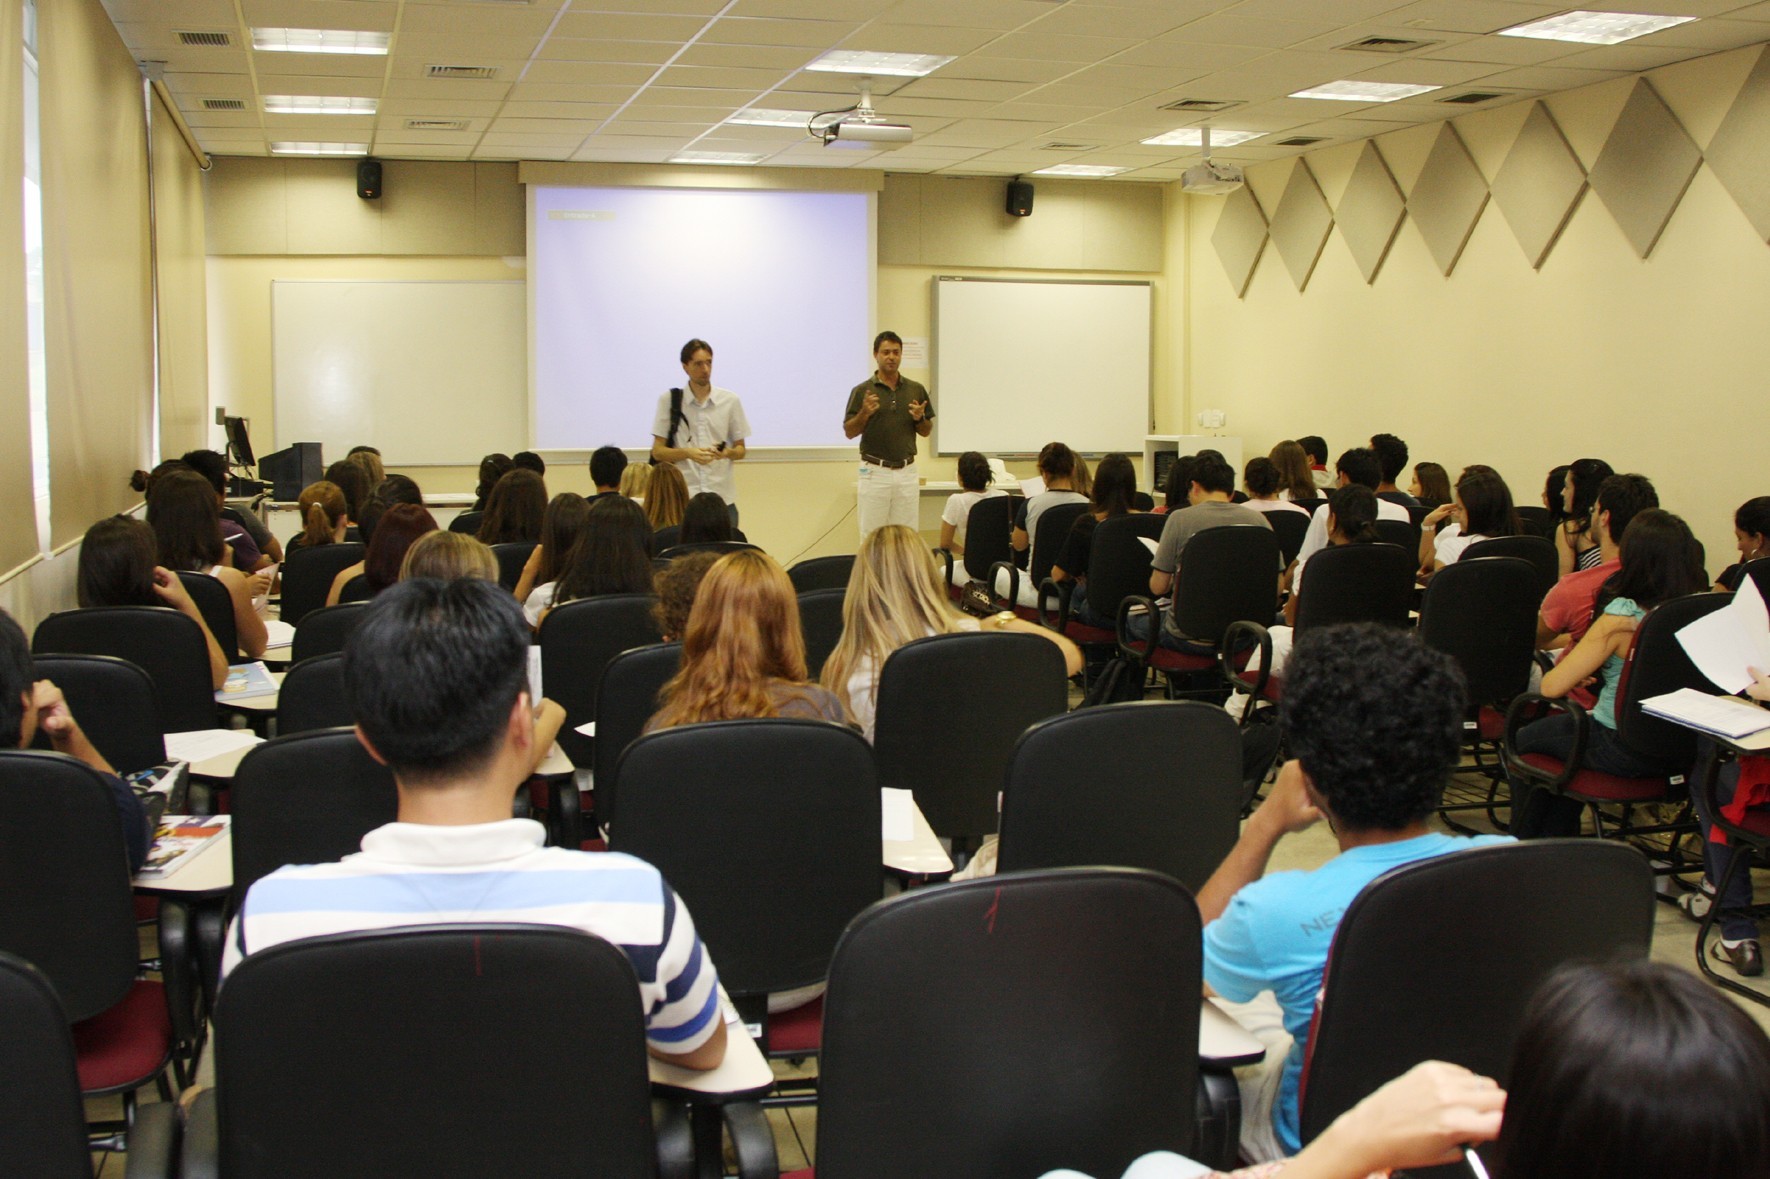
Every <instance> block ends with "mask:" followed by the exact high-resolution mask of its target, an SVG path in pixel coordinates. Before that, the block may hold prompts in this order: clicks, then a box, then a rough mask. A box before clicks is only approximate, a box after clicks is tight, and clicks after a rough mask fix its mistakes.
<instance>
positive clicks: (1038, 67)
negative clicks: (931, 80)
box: [939, 54, 1076, 85]
mask: <svg viewBox="0 0 1770 1179" xmlns="http://www.w3.org/2000/svg"><path fill="white" fill-rule="evenodd" d="M1075 70H1076V63H1074V62H1068V61H1025V60H1019V59H1016V58H1011V57H978V56H977V55H976V54H971V55H970V56H967V57H961V58H960V59H959V60H958V61H955V62H953V63H952V64H951V65H947V66H942V67H941V69H940V74H939V76H940V77H943V78H975V79H977V80H978V81H982V82H1025V83H1027V84H1029V85H1030V84H1033V83H1043V82H1055V81H1056V80H1057V79H1058V78H1061V77H1064V76H1065V75H1068V74H1071V73H1074V72H1075Z"/></svg>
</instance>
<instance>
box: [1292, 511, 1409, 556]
mask: <svg viewBox="0 0 1770 1179" xmlns="http://www.w3.org/2000/svg"><path fill="white" fill-rule="evenodd" d="M1377 539H1378V540H1381V541H1382V542H1383V543H1384V544H1393V545H1400V546H1401V547H1402V548H1404V549H1406V550H1407V551H1408V552H1410V553H1418V552H1419V551H1420V526H1419V525H1418V524H1415V523H1414V522H1413V520H1412V519H1411V518H1410V519H1407V520H1383V519H1379V520H1378V521H1377ZM1311 559H1312V560H1313V558H1311Z"/></svg>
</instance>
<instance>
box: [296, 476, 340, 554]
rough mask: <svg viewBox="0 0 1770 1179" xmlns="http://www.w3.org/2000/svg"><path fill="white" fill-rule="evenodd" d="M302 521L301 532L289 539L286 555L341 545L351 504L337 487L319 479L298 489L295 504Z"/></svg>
mask: <svg viewBox="0 0 1770 1179" xmlns="http://www.w3.org/2000/svg"><path fill="white" fill-rule="evenodd" d="M295 504H296V507H297V508H298V509H299V512H298V514H299V515H300V517H301V531H300V532H299V533H298V534H296V535H295V536H292V537H290V538H289V551H290V552H294V551H295V550H296V549H311V548H318V547H319V546H320V545H327V544H341V543H343V541H344V535H345V533H346V532H347V531H348V530H349V528H350V504H349V503H347V502H346V501H345V498H344V491H343V489H342V488H340V487H339V486H338V485H337V484H336V483H328V482H326V481H325V480H324V479H321V480H320V481H319V482H317V483H309V484H308V485H307V486H306V487H303V488H302V489H301V495H300V498H298V499H297V500H296V501H295Z"/></svg>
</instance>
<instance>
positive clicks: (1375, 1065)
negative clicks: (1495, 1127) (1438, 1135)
mask: <svg viewBox="0 0 1770 1179" xmlns="http://www.w3.org/2000/svg"><path fill="white" fill-rule="evenodd" d="M1449 930H1455V931H1456V934H1455V936H1447V931H1449ZM1652 937H1653V872H1652V870H1651V869H1650V868H1649V867H1648V864H1647V860H1646V858H1645V857H1644V856H1642V854H1641V853H1640V852H1639V851H1637V850H1636V849H1634V848H1632V847H1628V846H1625V845H1622V844H1617V843H1610V842H1606V841H1601V840H1596V839H1587V840H1573V839H1545V840H1533V841H1531V842H1528V843H1515V844H1506V845H1502V846H1490V847H1479V848H1471V849H1469V850H1467V851H1459V852H1453V853H1451V854H1449V855H1444V856H1439V857H1437V858H1435V859H1430V860H1421V861H1419V862H1417V863H1413V864H1407V865H1404V866H1402V867H1400V868H1396V869H1394V870H1392V871H1390V872H1387V873H1385V874H1383V875H1382V876H1380V877H1378V878H1377V879H1376V880H1374V881H1372V882H1371V883H1370V884H1369V885H1367V886H1365V889H1364V891H1363V892H1361V893H1359V894H1358V896H1357V897H1356V898H1355V899H1354V900H1353V902H1352V904H1351V905H1350V906H1348V907H1347V909H1346V913H1345V916H1343V917H1342V918H1341V919H1340V925H1339V929H1338V930H1337V931H1336V932H1335V934H1334V941H1333V946H1332V948H1331V949H1330V950H1329V953H1328V961H1327V978H1326V983H1325V985H1324V987H1323V993H1322V998H1321V1002H1320V1007H1319V1010H1318V1015H1317V1019H1316V1024H1315V1029H1314V1031H1313V1033H1312V1034H1311V1037H1310V1043H1309V1050H1308V1051H1309V1056H1308V1063H1307V1065H1306V1071H1305V1073H1304V1082H1303V1100H1302V1136H1303V1142H1304V1143H1305V1144H1307V1143H1308V1142H1309V1141H1310V1140H1311V1139H1313V1138H1314V1137H1315V1136H1316V1135H1317V1134H1319V1133H1321V1131H1322V1130H1324V1129H1326V1128H1327V1125H1328V1123H1329V1122H1331V1121H1333V1120H1334V1118H1336V1117H1338V1116H1339V1115H1340V1114H1342V1113H1344V1112H1345V1111H1346V1110H1348V1109H1350V1108H1352V1106H1354V1105H1356V1104H1357V1103H1358V1102H1359V1101H1361V1100H1362V1099H1363V1098H1364V1097H1365V1096H1366V1095H1367V1094H1369V1093H1371V1092H1372V1091H1373V1090H1375V1089H1376V1088H1377V1087H1378V1086H1380V1085H1382V1084H1384V1083H1385V1082H1387V1081H1389V1080H1390V1079H1391V1078H1394V1077H1398V1076H1400V1075H1401V1074H1402V1073H1404V1072H1406V1071H1407V1070H1408V1069H1410V1068H1412V1067H1413V1066H1414V1065H1416V1064H1418V1063H1420V1062H1421V1061H1423V1060H1448V1061H1450V1062H1451V1063H1453V1064H1460V1065H1463V1066H1464V1067H1465V1068H1470V1069H1473V1070H1475V1071H1476V1072H1478V1073H1481V1074H1482V1075H1484V1076H1489V1077H1493V1078H1495V1079H1496V1080H1498V1081H1499V1082H1500V1083H1501V1084H1502V1085H1504V1084H1505V1083H1506V1080H1507V1076H1506V1074H1507V1070H1508V1068H1509V1067H1510V1062H1511V1059H1512V1049H1513V1047H1514V1045H1515V1044H1516V1042H1517V1038H1518V1031H1519V1028H1520V1027H1521V1025H1522V1023H1523V1016H1524V1007H1525V1004H1526V1003H1528V1002H1529V1000H1530V997H1531V994H1532V993H1533V992H1534V991H1535V990H1536V989H1537V986H1538V985H1539V984H1540V983H1541V982H1542V981H1543V980H1544V979H1545V978H1547V977H1548V976H1549V975H1550V974H1551V973H1553V972H1554V971H1555V969H1556V968H1557V967H1560V966H1562V965H1565V964H1568V963H1572V962H1579V961H1605V960H1611V959H1616V958H1642V957H1646V955H1647V951H1648V948H1649V946H1650V945H1651V943H1652ZM1619 1032H1624V1030H1623V1029H1619ZM1625 1034H1626V1033H1625Z"/></svg>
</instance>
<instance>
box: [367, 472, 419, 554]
mask: <svg viewBox="0 0 1770 1179" xmlns="http://www.w3.org/2000/svg"><path fill="white" fill-rule="evenodd" d="M357 457H358V458H360V459H362V460H364V461H365V462H366V461H367V460H368V459H369V457H370V456H369V455H359V456H357ZM358 465H359V466H360V465H362V464H360V463H359V464H358ZM399 504H411V505H413V506H415V507H423V506H424V493H423V492H422V491H420V490H419V488H418V485H417V484H416V483H415V482H413V481H412V479H411V478H410V477H408V476H405V475H389V476H387V477H386V478H385V479H383V480H381V482H379V483H377V484H375V485H374V490H373V491H371V492H369V499H368V502H367V503H365V504H363V511H362V514H361V515H360V516H358V517H357V518H356V522H357V533H358V535H359V536H360V537H361V539H362V542H363V543H364V544H368V543H369V542H370V541H372V540H374V539H375V525H376V524H377V523H379V522H380V520H381V517H382V515H383V514H385V513H386V511H387V509H389V508H391V507H395V506H396V505H399Z"/></svg>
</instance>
